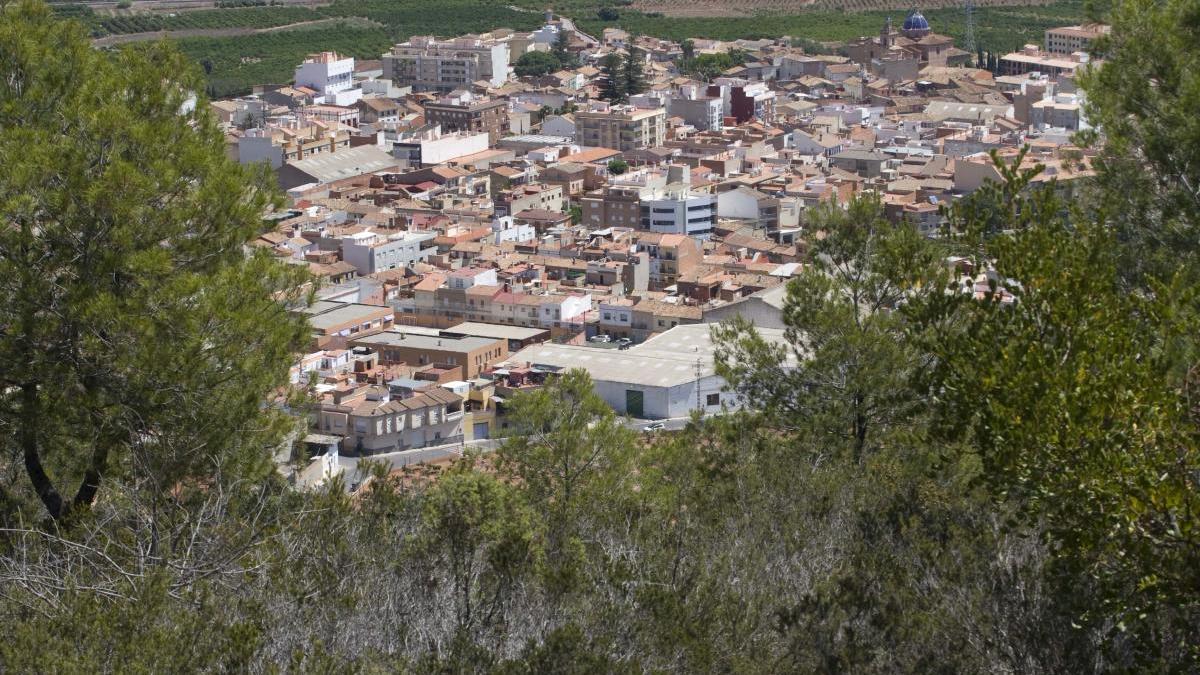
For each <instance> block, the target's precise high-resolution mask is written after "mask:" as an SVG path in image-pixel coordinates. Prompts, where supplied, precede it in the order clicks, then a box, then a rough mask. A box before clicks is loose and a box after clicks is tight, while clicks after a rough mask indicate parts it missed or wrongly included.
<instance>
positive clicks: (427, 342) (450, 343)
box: [349, 328, 508, 380]
mask: <svg viewBox="0 0 1200 675" xmlns="http://www.w3.org/2000/svg"><path fill="white" fill-rule="evenodd" d="M349 346H350V347H366V348H367V349H370V350H372V351H374V352H377V353H378V354H379V362H380V363H382V364H384V365H394V364H400V363H403V364H406V365H408V366H412V367H419V366H428V365H436V366H439V367H443V368H451V369H457V370H458V372H459V374H458V379H460V380H473V379H475V378H476V377H479V374H480V373H481V372H482V371H483V370H485V369H487V368H488V367H490V366H491V365H492V364H495V363H499V362H500V361H503V360H504V359H506V358H508V341H507V340H503V339H495V338H486V337H477V336H471V335H468V336H463V337H449V336H443V335H426V334H422V333H415V332H413V333H410V332H405V330H404V329H403V328H399V329H397V330H392V331H386V332H382V333H375V334H374V335H368V336H366V337H362V338H358V339H354V340H350V342H349Z"/></svg>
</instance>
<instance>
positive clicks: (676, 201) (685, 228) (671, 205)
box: [640, 183, 717, 239]
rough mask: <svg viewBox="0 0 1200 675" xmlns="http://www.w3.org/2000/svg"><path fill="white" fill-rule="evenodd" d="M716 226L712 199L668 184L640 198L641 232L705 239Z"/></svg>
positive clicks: (689, 187) (682, 185)
mask: <svg viewBox="0 0 1200 675" xmlns="http://www.w3.org/2000/svg"><path fill="white" fill-rule="evenodd" d="M716 225H717V197H716V195H712V194H708V193H702V192H694V191H692V189H691V186H689V185H688V184H686V183H672V184H670V185H668V186H666V187H665V188H661V189H654V190H651V191H649V192H647V193H644V194H643V195H642V200H641V223H640V226H641V229H643V230H650V231H651V232H659V233H662V234H682V235H687V236H689V237H698V238H701V239H707V238H708V237H710V236H711V235H712V232H713V228H715V227H716Z"/></svg>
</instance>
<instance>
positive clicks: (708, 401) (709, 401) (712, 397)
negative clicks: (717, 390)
mask: <svg viewBox="0 0 1200 675" xmlns="http://www.w3.org/2000/svg"><path fill="white" fill-rule="evenodd" d="M704 404H705V405H707V406H710V407H711V406H715V405H721V395H720V394H709V395H708V396H706V397H705V399H704Z"/></svg>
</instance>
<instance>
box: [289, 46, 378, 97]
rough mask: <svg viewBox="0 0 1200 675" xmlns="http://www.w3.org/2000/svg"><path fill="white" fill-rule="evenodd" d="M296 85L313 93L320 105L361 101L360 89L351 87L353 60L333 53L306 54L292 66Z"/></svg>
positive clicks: (352, 84)
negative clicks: (315, 93) (294, 66)
mask: <svg viewBox="0 0 1200 675" xmlns="http://www.w3.org/2000/svg"><path fill="white" fill-rule="evenodd" d="M295 79H296V86H297V87H308V88H309V89H312V90H314V91H316V92H317V95H318V96H319V97H320V98H321V101H320V102H321V103H329V104H332V105H337V106H352V105H354V104H355V103H357V102H358V100H359V99H360V98H362V89H360V88H358V87H355V86H354V59H353V58H350V57H345V58H343V57H341V56H338V54H337V52H321V53H319V54H310V55H309V56H308V58H306V59H304V61H303V62H302V63H301V64H300V65H298V66H296V74H295Z"/></svg>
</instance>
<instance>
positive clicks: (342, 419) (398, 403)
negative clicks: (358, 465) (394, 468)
mask: <svg viewBox="0 0 1200 675" xmlns="http://www.w3.org/2000/svg"><path fill="white" fill-rule="evenodd" d="M315 417H316V424H315V431H317V432H318V433H322V434H328V435H330V436H335V437H338V438H340V439H341V452H344V453H345V454H347V455H374V454H379V453H384V452H397V451H400V450H409V449H414V448H423V447H426V446H430V445H443V444H447V443H456V442H458V441H461V440H462V434H463V432H462V425H463V399H462V397H461V396H459V395H458V394H455V393H454V392H452V391H450V390H448V389H445V388H443V387H432V388H430V389H428V390H427V391H424V392H422V393H420V394H417V395H415V396H412V397H409V398H393V397H392V395H391V394H390V392H389V391H388V389H387V387H382V386H379V387H371V388H369V390H368V391H367V392H365V394H364V395H362V396H356V397H354V398H351V399H348V400H342V401H338V402H336V403H322V404H320V405H319V406H317V409H316V411H315Z"/></svg>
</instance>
